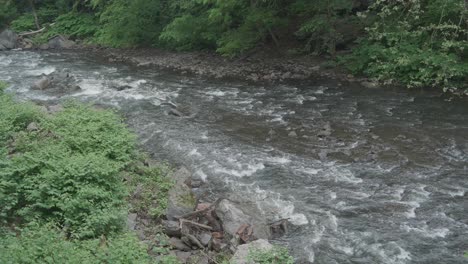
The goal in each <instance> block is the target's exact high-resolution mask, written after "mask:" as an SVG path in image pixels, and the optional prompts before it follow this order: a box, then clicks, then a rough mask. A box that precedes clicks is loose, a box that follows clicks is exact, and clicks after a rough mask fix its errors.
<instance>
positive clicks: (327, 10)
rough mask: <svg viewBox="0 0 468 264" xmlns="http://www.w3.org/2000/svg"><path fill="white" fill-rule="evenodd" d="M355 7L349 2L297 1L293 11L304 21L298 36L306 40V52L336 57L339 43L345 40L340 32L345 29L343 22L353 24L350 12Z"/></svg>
mask: <svg viewBox="0 0 468 264" xmlns="http://www.w3.org/2000/svg"><path fill="white" fill-rule="evenodd" d="M353 7H354V3H353V1H347V0H320V1H307V0H298V1H295V2H294V3H293V4H292V6H291V11H292V12H294V13H296V14H298V15H299V16H300V17H301V18H302V19H304V22H303V23H302V24H301V25H300V27H299V30H298V31H297V32H296V36H297V37H299V38H300V39H305V40H306V45H305V50H306V51H307V52H314V53H317V54H320V53H329V54H332V55H334V54H335V50H336V46H337V43H338V42H340V41H343V38H344V36H343V32H341V31H340V30H339V29H340V27H344V25H343V24H344V23H343V22H342V21H343V20H345V21H346V22H345V23H347V24H349V23H351V22H352V19H350V17H351V16H350V12H351V9H352V8H353Z"/></svg>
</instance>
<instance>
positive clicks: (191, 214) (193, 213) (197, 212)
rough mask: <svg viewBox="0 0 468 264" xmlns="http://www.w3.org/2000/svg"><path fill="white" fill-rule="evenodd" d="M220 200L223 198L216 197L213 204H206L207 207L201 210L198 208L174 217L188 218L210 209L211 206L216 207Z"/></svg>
mask: <svg viewBox="0 0 468 264" xmlns="http://www.w3.org/2000/svg"><path fill="white" fill-rule="evenodd" d="M221 200H223V198H219V199H217V200H216V201H215V202H214V203H213V204H211V205H210V206H208V207H207V208H205V209H203V210H198V211H195V212H191V213H188V214H184V215H181V216H178V217H176V218H178V219H188V218H192V217H195V216H198V215H201V214H204V213H206V212H208V211H209V210H211V209H212V208H214V207H216V206H217V205H218V204H219V203H220V202H221Z"/></svg>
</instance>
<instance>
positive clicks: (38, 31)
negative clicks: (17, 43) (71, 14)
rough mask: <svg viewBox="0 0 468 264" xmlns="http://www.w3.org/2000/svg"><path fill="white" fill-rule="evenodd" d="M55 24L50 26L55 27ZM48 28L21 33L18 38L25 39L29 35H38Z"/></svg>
mask: <svg viewBox="0 0 468 264" xmlns="http://www.w3.org/2000/svg"><path fill="white" fill-rule="evenodd" d="M54 24H55V23H52V24H50V26H53V25H54ZM46 28H47V27H43V28H41V29H38V30H36V31H29V32H23V33H19V34H18V36H20V37H24V36H29V35H34V34H38V33H41V32H42V31H44V30H46Z"/></svg>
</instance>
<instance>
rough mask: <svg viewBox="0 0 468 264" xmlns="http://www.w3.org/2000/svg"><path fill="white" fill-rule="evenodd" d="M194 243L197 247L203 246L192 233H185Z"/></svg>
mask: <svg viewBox="0 0 468 264" xmlns="http://www.w3.org/2000/svg"><path fill="white" fill-rule="evenodd" d="M185 236H186V237H187V238H188V239H189V240H190V241H191V242H192V243H193V244H194V245H196V246H197V247H198V248H205V247H204V246H203V245H202V243H201V242H200V241H199V240H198V239H197V238H196V237H195V236H193V235H190V234H186V235H185Z"/></svg>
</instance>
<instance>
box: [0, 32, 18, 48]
mask: <svg viewBox="0 0 468 264" xmlns="http://www.w3.org/2000/svg"><path fill="white" fill-rule="evenodd" d="M17 41H18V35H17V34H16V33H15V32H13V31H12V30H11V29H5V30H3V31H2V32H1V33H0V50H5V49H14V48H16V42H17Z"/></svg>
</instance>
